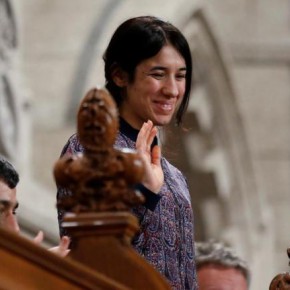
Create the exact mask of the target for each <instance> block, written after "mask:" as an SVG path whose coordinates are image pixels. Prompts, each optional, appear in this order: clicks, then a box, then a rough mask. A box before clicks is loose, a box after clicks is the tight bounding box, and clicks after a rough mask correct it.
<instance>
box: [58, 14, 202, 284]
mask: <svg viewBox="0 0 290 290" xmlns="http://www.w3.org/2000/svg"><path fill="white" fill-rule="evenodd" d="M104 62H105V77H106V88H107V89H108V90H109V92H110V93H111V94H112V96H113V98H114V99H115V101H116V103H117V106H118V108H119V114H120V130H119V134H118V136H117V139H116V142H115V146H116V147H117V148H132V149H136V150H137V151H138V152H139V154H140V156H141V157H142V159H143V160H144V164H145V177H144V180H143V182H142V184H141V185H140V189H141V191H142V192H143V193H144V195H145V197H146V203H145V205H143V206H139V207H136V208H134V209H133V212H134V214H135V215H136V216H137V217H138V218H139V221H140V232H139V233H138V235H137V236H136V237H135V238H134V240H133V246H134V247H135V249H136V250H137V251H138V252H139V253H140V254H141V255H142V256H143V257H145V259H147V261H148V262H150V263H151V264H152V265H153V266H154V267H155V268H156V269H157V270H159V271H160V272H161V273H162V274H163V275H164V276H165V277H166V278H167V279H168V281H169V282H170V284H171V286H172V288H173V289H197V288H198V287H197V282H196V270H195V262H194V245H193V244H194V242H193V238H194V227H193V216H192V208H191V202H190V195H189V192H188V186H187V183H186V181H185V178H184V176H183V175H182V173H181V172H180V171H179V170H178V169H177V168H175V167H174V166H172V165H171V164H170V163H169V162H168V161H167V160H166V159H165V158H164V157H162V155H161V151H160V147H159V146H158V140H157V131H158V130H159V128H162V127H163V126H165V125H167V124H169V123H170V122H171V120H172V119H173V118H175V120H176V123H177V124H178V125H180V124H181V122H182V117H183V114H184V112H185V110H186V108H187V104H188V100H189V95H190V88H191V74H192V63H191V55H190V49H189V46H188V43H187V41H186V39H185V38H184V36H183V35H182V34H181V32H180V31H179V30H178V29H177V28H176V27H174V26H173V25H172V24H170V23H168V22H164V21H162V20H160V19H158V18H155V17H151V16H144V17H136V18H132V19H129V20H127V21H125V22H124V23H122V24H121V25H120V26H119V27H118V28H117V30H116V31H115V33H114V34H113V36H112V38H111V40H110V42H109V45H108V47H107V50H106V51H105V54H104ZM157 127H158V129H157ZM82 150H83V147H82V146H81V145H80V143H79V141H78V138H77V136H76V135H73V136H72V137H71V138H70V139H69V141H68V143H67V144H66V146H65V147H64V149H63V152H62V155H63V154H65V153H69V154H74V153H77V152H80V151H82ZM66 194H70V193H69V192H68V191H67V190H65V189H62V188H59V190H58V195H57V198H58V199H60V198H61V197H62V196H64V195H66ZM62 215H63V212H62V211H60V210H59V222H61V220H62ZM61 234H63V230H62V229H61Z"/></svg>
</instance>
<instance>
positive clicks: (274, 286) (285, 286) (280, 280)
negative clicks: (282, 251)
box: [269, 248, 290, 290]
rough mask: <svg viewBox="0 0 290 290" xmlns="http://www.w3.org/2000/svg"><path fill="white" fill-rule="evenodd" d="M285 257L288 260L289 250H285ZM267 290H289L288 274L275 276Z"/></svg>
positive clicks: (289, 279)
mask: <svg viewBox="0 0 290 290" xmlns="http://www.w3.org/2000/svg"><path fill="white" fill-rule="evenodd" d="M287 255H288V258H289V259H290V248H288V249H287ZM289 266H290V261H289ZM269 290H290V273H289V272H285V273H281V274H278V275H276V276H275V277H274V278H273V280H272V281H271V284H270V287H269Z"/></svg>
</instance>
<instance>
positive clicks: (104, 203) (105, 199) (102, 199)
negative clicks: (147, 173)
mask: <svg viewBox="0 0 290 290" xmlns="http://www.w3.org/2000/svg"><path fill="white" fill-rule="evenodd" d="M118 126H119V122H118V111H117V108H116V105H115V102H114V100H113V99H112V97H111V96H110V94H109V93H108V92H107V91H106V90H104V89H96V88H94V89H91V90H90V91H89V92H88V93H87V94H86V96H85V97H84V99H83V100H82V102H81V104H80V107H79V111H78V124H77V136H78V138H79V141H80V143H81V144H82V146H83V147H84V149H85V150H84V153H83V154H78V155H75V156H64V157H62V158H61V159H59V160H58V161H57V163H56V164H55V167H54V176H55V180H56V183H57V184H58V185H59V186H62V187H64V188H67V189H69V190H70V191H71V192H72V193H73V195H71V196H66V197H64V198H63V199H62V200H61V201H59V204H58V205H59V207H60V208H63V209H64V210H65V211H68V212H73V213H80V212H100V211H119V210H122V211H123V210H128V209H130V208H131V207H132V206H135V205H138V204H141V203H142V202H143V199H144V198H143V196H142V195H141V194H140V193H139V192H136V191H135V190H134V186H135V185H136V184H137V183H140V182H141V179H142V176H143V164H142V161H141V159H140V158H139V157H138V155H137V154H136V152H135V151H128V150H126V151H124V150H117V149H114V148H113V145H114V142H115V138H116V134H117V132H118Z"/></svg>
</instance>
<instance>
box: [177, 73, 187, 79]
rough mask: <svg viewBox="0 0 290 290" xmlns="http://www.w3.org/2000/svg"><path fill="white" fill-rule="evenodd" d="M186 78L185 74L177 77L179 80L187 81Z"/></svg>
mask: <svg viewBox="0 0 290 290" xmlns="http://www.w3.org/2000/svg"><path fill="white" fill-rule="evenodd" d="M185 78H186V75H185V74H180V75H177V76H176V79H177V80H183V79H185Z"/></svg>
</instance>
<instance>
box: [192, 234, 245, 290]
mask: <svg viewBox="0 0 290 290" xmlns="http://www.w3.org/2000/svg"><path fill="white" fill-rule="evenodd" d="M195 253H196V268H197V280H198V285H199V290H248V289H249V286H250V271H249V268H248V266H247V264H246V262H245V261H244V260H243V259H241V258H240V257H239V256H238V255H237V254H236V253H235V251H234V250H233V249H232V248H230V247H227V246H225V245H223V244H222V243H218V242H215V241H212V240H210V241H208V242H195Z"/></svg>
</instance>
